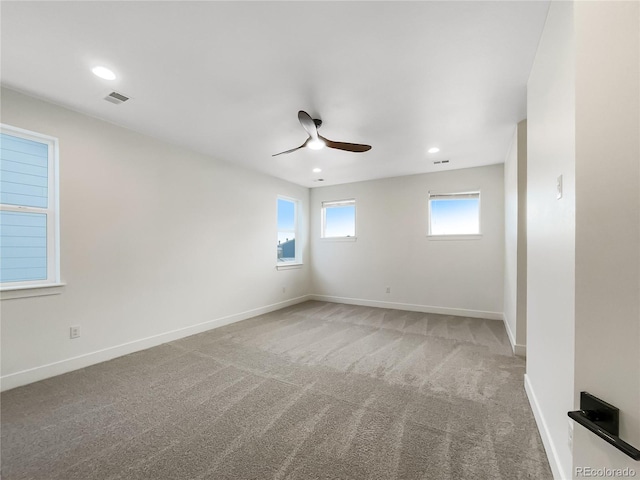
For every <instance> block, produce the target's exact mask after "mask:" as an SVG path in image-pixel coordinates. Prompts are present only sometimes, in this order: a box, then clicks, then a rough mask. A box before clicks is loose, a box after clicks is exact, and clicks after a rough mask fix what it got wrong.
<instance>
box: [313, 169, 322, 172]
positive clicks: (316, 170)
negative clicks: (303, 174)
mask: <svg viewBox="0 0 640 480" xmlns="http://www.w3.org/2000/svg"><path fill="white" fill-rule="evenodd" d="M321 171H322V169H321V168H314V169H313V173H320V172H321Z"/></svg>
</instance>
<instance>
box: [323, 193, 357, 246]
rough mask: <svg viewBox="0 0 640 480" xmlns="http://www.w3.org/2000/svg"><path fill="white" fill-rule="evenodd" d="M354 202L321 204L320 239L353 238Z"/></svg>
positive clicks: (354, 231) (354, 223)
mask: <svg viewBox="0 0 640 480" xmlns="http://www.w3.org/2000/svg"><path fill="white" fill-rule="evenodd" d="M355 236H356V201H355V200H354V199H351V200H337V201H332V202H322V238H355Z"/></svg>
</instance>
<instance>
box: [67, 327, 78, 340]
mask: <svg viewBox="0 0 640 480" xmlns="http://www.w3.org/2000/svg"><path fill="white" fill-rule="evenodd" d="M79 336H80V325H74V326H73V327H69V338H78V337H79Z"/></svg>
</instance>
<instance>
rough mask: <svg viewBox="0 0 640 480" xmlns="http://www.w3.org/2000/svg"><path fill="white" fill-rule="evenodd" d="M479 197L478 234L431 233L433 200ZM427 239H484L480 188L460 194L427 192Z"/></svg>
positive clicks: (460, 192)
mask: <svg viewBox="0 0 640 480" xmlns="http://www.w3.org/2000/svg"><path fill="white" fill-rule="evenodd" d="M475 195H477V197H478V233H443V234H437V233H436V234H434V233H432V232H431V200H432V199H434V197H461V198H464V197H465V196H475ZM427 238H429V240H478V239H480V238H482V192H481V191H480V189H479V188H476V189H471V190H464V191H459V192H450V191H447V192H431V191H429V192H427Z"/></svg>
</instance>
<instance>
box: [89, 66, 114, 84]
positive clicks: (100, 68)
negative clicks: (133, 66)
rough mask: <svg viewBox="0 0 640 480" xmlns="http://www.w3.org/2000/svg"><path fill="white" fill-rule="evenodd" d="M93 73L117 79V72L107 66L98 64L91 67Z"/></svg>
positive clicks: (109, 78) (101, 76) (106, 78)
mask: <svg viewBox="0 0 640 480" xmlns="http://www.w3.org/2000/svg"><path fill="white" fill-rule="evenodd" d="M91 71H92V72H93V74H94V75H95V76H97V77H100V78H104V79H105V80H115V79H116V74H115V73H113V72H112V71H111V70H109V69H108V68H107V67H103V66H100V65H98V66H97V67H93V68H92V69H91Z"/></svg>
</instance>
